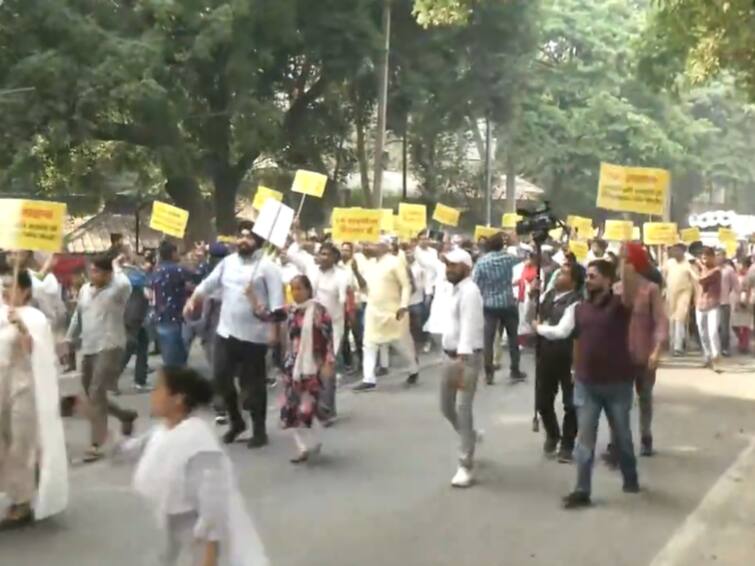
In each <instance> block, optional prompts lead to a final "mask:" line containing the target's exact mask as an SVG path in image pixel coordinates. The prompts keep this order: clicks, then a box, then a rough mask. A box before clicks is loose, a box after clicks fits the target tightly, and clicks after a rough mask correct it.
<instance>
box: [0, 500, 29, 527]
mask: <svg viewBox="0 0 755 566" xmlns="http://www.w3.org/2000/svg"><path fill="white" fill-rule="evenodd" d="M8 513H9V515H10V514H13V516H12V517H10V516H6V517H5V519H3V520H2V521H0V531H11V530H13V529H20V528H23V527H25V526H27V525H31V524H32V523H34V511H33V510H32V508H31V505H29V504H28V503H27V504H24V505H12V506H11V507H10V509H9V511H8Z"/></svg>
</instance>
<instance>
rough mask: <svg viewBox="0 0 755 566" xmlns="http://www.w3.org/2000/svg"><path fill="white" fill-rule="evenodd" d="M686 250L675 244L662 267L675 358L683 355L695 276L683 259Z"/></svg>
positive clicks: (687, 262) (685, 259) (682, 246)
mask: <svg viewBox="0 0 755 566" xmlns="http://www.w3.org/2000/svg"><path fill="white" fill-rule="evenodd" d="M685 251H686V248H685V246H684V245H683V244H677V245H676V246H672V247H670V248H669V252H668V253H669V258H668V261H666V264H665V265H664V266H663V279H664V280H665V282H666V305H667V312H668V315H669V320H670V322H671V348H672V351H673V353H674V355H675V356H681V355H682V354H683V353H684V341H685V339H686V337H687V323H688V321H689V313H690V306H691V305H692V296H693V294H694V292H695V285H696V281H697V275H696V274H695V272H694V271H693V269H692V266H691V265H690V263H689V261H688V260H687V258H686V257H685Z"/></svg>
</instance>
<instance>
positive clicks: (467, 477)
mask: <svg viewBox="0 0 755 566" xmlns="http://www.w3.org/2000/svg"><path fill="white" fill-rule="evenodd" d="M473 482H474V477H472V471H471V470H468V469H467V468H465V467H464V466H459V469H458V470H456V475H455V476H454V477H453V479H452V480H451V485H452V486H453V487H469V486H470V485H472V483H473Z"/></svg>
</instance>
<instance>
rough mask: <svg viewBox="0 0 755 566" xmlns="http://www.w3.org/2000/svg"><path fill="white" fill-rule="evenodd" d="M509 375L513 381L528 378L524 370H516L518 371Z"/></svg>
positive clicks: (516, 381)
mask: <svg viewBox="0 0 755 566" xmlns="http://www.w3.org/2000/svg"><path fill="white" fill-rule="evenodd" d="M509 377H510V379H511V381H513V382H514V383H518V382H520V381H524V380H525V379H527V374H526V373H524V372H523V371H520V370H516V371H512V372H511V375H510V376H509Z"/></svg>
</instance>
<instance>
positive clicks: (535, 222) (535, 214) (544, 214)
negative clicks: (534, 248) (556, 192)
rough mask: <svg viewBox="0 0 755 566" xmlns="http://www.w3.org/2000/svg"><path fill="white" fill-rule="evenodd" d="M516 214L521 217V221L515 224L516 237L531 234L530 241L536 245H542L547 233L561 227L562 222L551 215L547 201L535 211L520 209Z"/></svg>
mask: <svg viewBox="0 0 755 566" xmlns="http://www.w3.org/2000/svg"><path fill="white" fill-rule="evenodd" d="M516 212H517V214H519V216H521V217H522V220H520V221H519V222H517V223H516V234H517V236H525V235H527V234H532V239H533V240H535V242H538V243H543V242H545V240H547V239H548V232H550V231H551V230H553V229H554V228H558V227H559V226H563V222H562V221H561V220H559V218H558V217H557V216H556V215H555V214H554V213H553V211H552V210H551V207H550V203H549V202H548V201H545V202H544V203H543V206H542V207H540V208H538V209H537V210H527V209H526V208H520V209H517V211H516Z"/></svg>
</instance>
